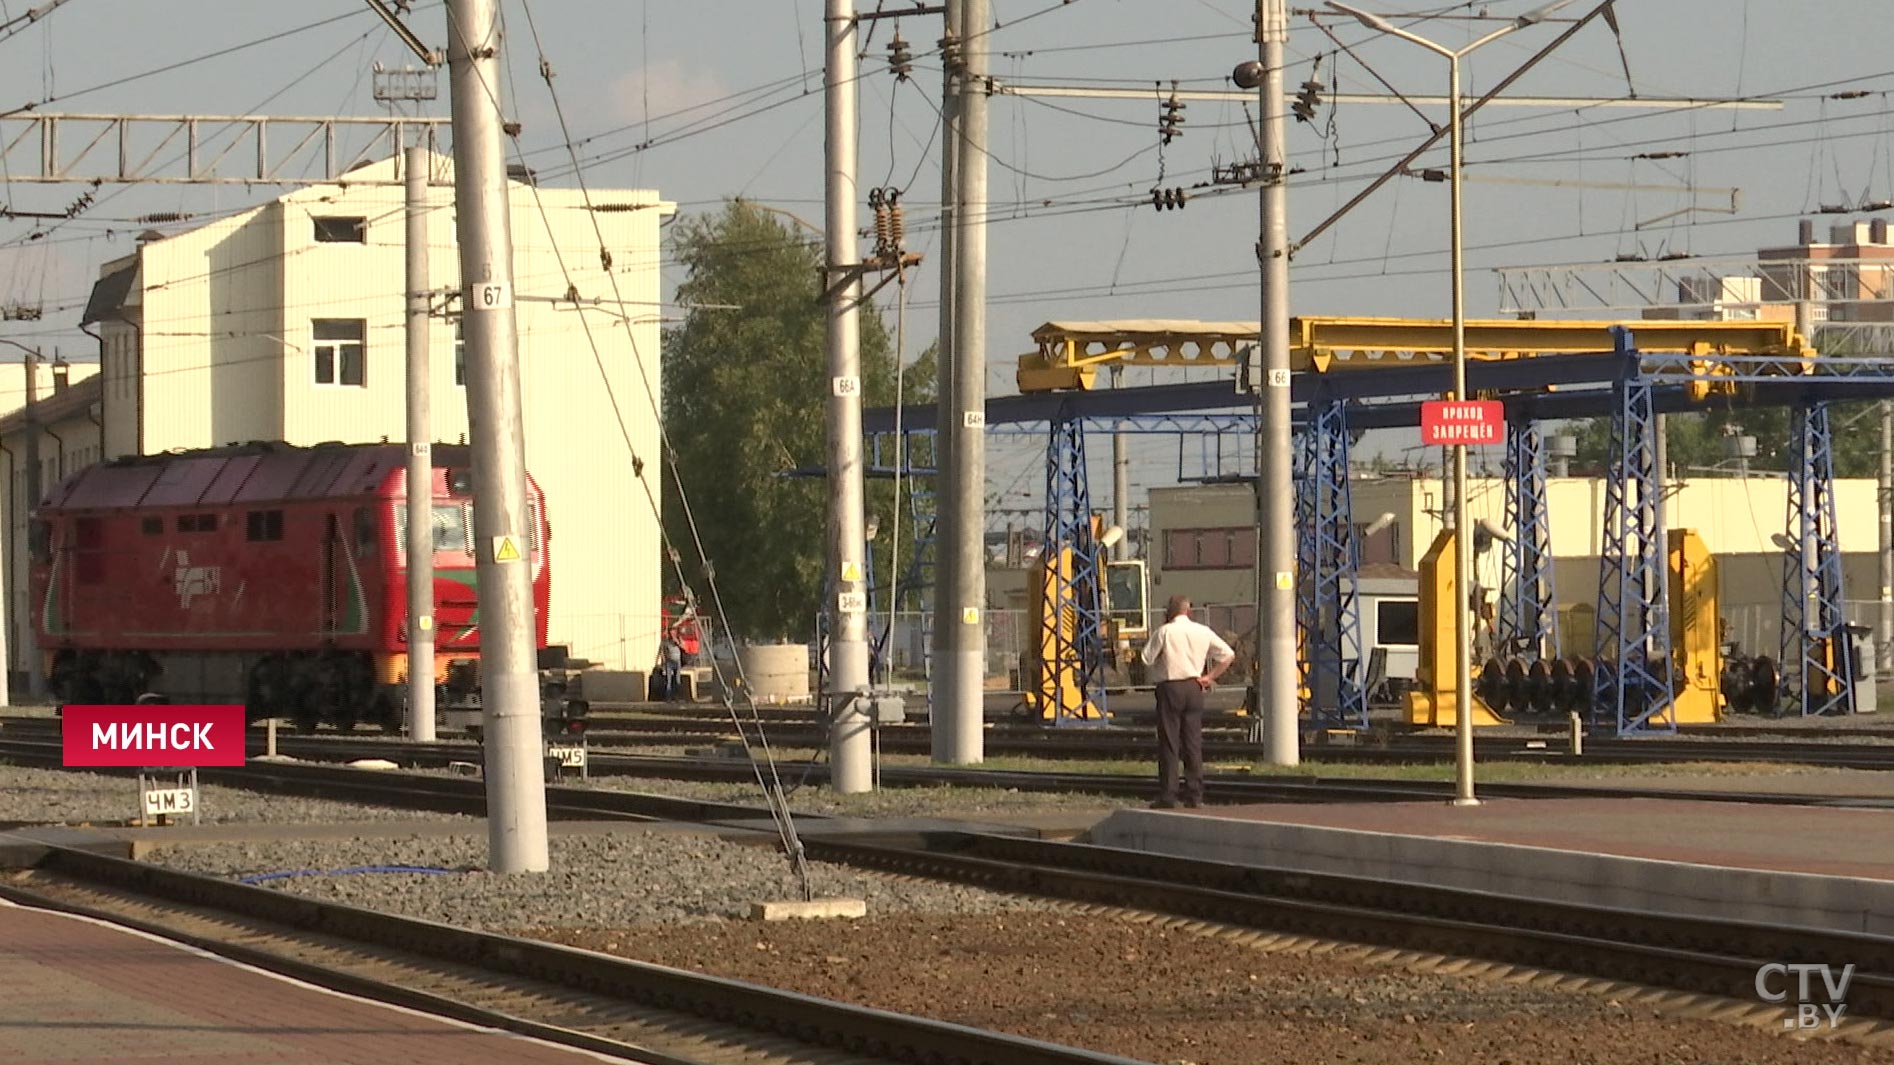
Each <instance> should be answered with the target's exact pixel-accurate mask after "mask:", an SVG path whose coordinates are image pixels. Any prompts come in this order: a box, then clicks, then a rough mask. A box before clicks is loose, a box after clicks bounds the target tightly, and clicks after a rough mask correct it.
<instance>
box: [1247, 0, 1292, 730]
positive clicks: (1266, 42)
mask: <svg viewBox="0 0 1894 1065" xmlns="http://www.w3.org/2000/svg"><path fill="white" fill-rule="evenodd" d="M1288 40H1289V9H1288V4H1287V0H1257V3H1256V41H1257V45H1258V49H1257V58H1258V60H1259V61H1260V62H1261V64H1262V70H1261V72H1260V73H1261V77H1260V79H1259V81H1258V88H1259V89H1260V90H1261V99H1260V101H1259V102H1258V107H1259V109H1260V111H1259V114H1258V116H1257V119H1258V121H1259V122H1261V123H1262V134H1263V137H1262V144H1261V146H1260V147H1261V151H1262V158H1261V162H1262V168H1261V171H1260V173H1259V174H1258V178H1259V184H1260V185H1261V187H1262V197H1261V199H1262V239H1261V242H1260V243H1259V244H1258V245H1257V255H1258V257H1259V258H1260V259H1261V260H1262V263H1261V265H1262V286H1263V310H1262V330H1261V334H1260V336H1259V337H1258V341H1259V351H1258V355H1259V356H1260V358H1257V359H1252V360H1251V369H1250V380H1249V382H1248V383H1249V387H1250V388H1251V389H1252V390H1253V391H1254V392H1255V394H1256V416H1257V417H1256V555H1257V559H1256V561H1257V565H1256V665H1257V678H1256V693H1255V695H1256V697H1255V700H1254V708H1255V710H1256V713H1257V714H1258V716H1260V717H1261V719H1262V724H1263V757H1264V758H1265V759H1267V760H1268V761H1269V763H1270V764H1271V765H1295V764H1297V763H1298V762H1299V761H1301V750H1300V736H1299V734H1298V729H1297V715H1298V712H1299V710H1300V708H1299V706H1298V705H1297V688H1298V687H1299V684H1298V681H1299V678H1300V671H1299V670H1298V668H1297V665H1296V598H1295V568H1296V553H1295V552H1296V545H1295V483H1294V481H1293V480H1292V476H1291V472H1290V454H1291V452H1292V450H1293V446H1294V438H1293V436H1292V432H1293V430H1292V429H1291V428H1290V423H1289V378H1290V373H1289V199H1288V188H1287V184H1286V183H1287V181H1288V170H1289V168H1288V165H1287V164H1288V158H1289V145H1288V130H1287V128H1286V124H1285V121H1284V117H1283V114H1284V112H1285V111H1286V110H1287V109H1288V108H1287V104H1286V102H1285V98H1284V95H1283V89H1282V66H1283V46H1284V45H1286V44H1287V43H1288Z"/></svg>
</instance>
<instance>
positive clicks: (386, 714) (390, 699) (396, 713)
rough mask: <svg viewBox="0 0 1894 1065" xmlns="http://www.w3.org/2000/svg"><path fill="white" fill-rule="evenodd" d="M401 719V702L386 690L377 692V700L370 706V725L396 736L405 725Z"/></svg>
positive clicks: (371, 702)
mask: <svg viewBox="0 0 1894 1065" xmlns="http://www.w3.org/2000/svg"><path fill="white" fill-rule="evenodd" d="M401 719H402V713H401V704H400V701H399V700H397V699H396V698H395V697H394V696H393V695H390V694H389V693H388V689H386V688H382V689H380V690H378V691H376V692H375V698H374V699H373V700H371V701H370V702H369V704H368V720H369V723H370V724H373V725H377V726H379V727H380V728H381V730H382V731H383V732H385V733H388V734H390V735H394V734H397V733H399V732H400V731H401V726H402V724H403V722H402V720H401Z"/></svg>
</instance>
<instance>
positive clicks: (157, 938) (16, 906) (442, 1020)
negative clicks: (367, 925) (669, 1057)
mask: <svg viewBox="0 0 1894 1065" xmlns="http://www.w3.org/2000/svg"><path fill="white" fill-rule="evenodd" d="M4 911H14V912H20V913H31V914H38V915H44V916H48V917H54V918H59V919H62V920H68V921H77V922H80V923H81V924H85V925H88V926H91V927H94V928H99V929H104V930H107V931H110V932H116V933H119V934H121V935H126V936H131V937H133V938H136V939H140V940H144V941H146V942H149V943H153V944H157V945H159V946H161V947H168V948H170V949H173V950H176V951H179V952H181V953H183V954H187V955H190V956H192V957H194V958H198V959H201V960H203V961H206V962H211V963H214V964H217V965H222V966H226V967H228V968H229V969H230V970H233V971H236V972H241V973H244V974H246V975H248V976H250V977H252V978H257V979H262V980H266V981H275V982H278V983H281V984H286V985H289V986H291V987H294V988H297V989H299V990H301V991H305V992H310V993H313V994H316V995H320V996H328V997H331V998H335V999H341V1000H344V1001H346V1002H350V1003H354V1004H356V1005H358V1006H361V1007H365V1008H368V1009H379V1010H387V1011H391V1012H393V1013H397V1014H401V1015H403V1016H405V1017H411V1018H416V1019H418V1020H420V1021H423V1022H426V1023H428V1024H431V1025H435V1026H438V1028H441V1029H447V1030H450V1031H455V1032H464V1033H471V1034H478V1035H481V1036H486V1037H489V1038H496V1039H501V1040H506V1041H510V1042H511V1041H516V1045H521V1044H523V1045H525V1046H530V1047H532V1048H534V1049H535V1050H537V1051H540V1052H541V1053H540V1054H537V1055H535V1059H536V1060H538V1059H540V1058H543V1057H546V1056H556V1057H562V1058H565V1059H567V1060H573V1061H600V1062H617V1063H619V1065H625V1063H628V1062H631V1063H635V1062H636V1061H637V1059H636V1058H627V1057H624V1056H620V1055H616V1054H606V1053H601V1052H599V1051H595V1050H591V1049H588V1048H585V1047H575V1046H566V1045H563V1044H560V1043H556V1042H552V1041H550V1040H546V1039H540V1038H537V1037H535V1036H532V1035H528V1034H523V1033H520V1032H510V1031H507V1030H505V1029H502V1028H494V1027H491V1026H488V1025H482V1024H475V1023H472V1022H469V1021H464V1020H460V1019H458V1018H455V1017H447V1016H443V1015H441V1014H438V1013H431V1012H428V1011H426V1010H418V1009H414V1008H411V1007H409V1006H404V1005H399V1004H396V1003H392V1002H380V1001H376V1000H375V999H372V998H366V997H363V996H361V995H353V994H349V993H347V992H344V991H337V990H335V989H333V988H328V987H323V986H321V985H319V984H313V983H310V982H308V981H306V980H299V979H297V978H296V977H293V976H288V975H285V974H283V973H279V972H273V971H271V970H269V969H266V968H263V967H261V966H257V965H252V964H249V963H248V962H243V961H238V960H236V959H234V958H227V957H224V956H223V955H220V954H217V953H215V952H213V951H209V950H205V949H203V948H201V947H197V946H193V945H191V944H189V943H180V942H178V941H176V940H173V939H168V938H166V937H164V936H161V935H156V934H153V933H151V932H147V931H144V930H143V929H138V928H129V927H126V926H124V925H120V924H116V923H114V922H111V921H107V920H101V919H100V918H97V917H93V916H90V915H88V914H82V913H68V912H66V911H64V910H59V909H49V908H43V907H38V906H28V905H24V904H22V903H18V902H14V901H13V900H11V899H4V898H0V912H4ZM270 1030H271V1029H270V1028H269V1027H267V1026H261V1025H260V1026H259V1027H258V1028H257V1033H258V1034H268V1033H269V1032H270ZM458 1049H460V1050H463V1051H464V1050H465V1049H466V1048H465V1047H460V1048H458ZM351 1060H371V1059H370V1058H368V1057H366V1056H364V1057H362V1058H359V1059H355V1058H351ZM79 1065H83V1063H82V1062H81V1063H79Z"/></svg>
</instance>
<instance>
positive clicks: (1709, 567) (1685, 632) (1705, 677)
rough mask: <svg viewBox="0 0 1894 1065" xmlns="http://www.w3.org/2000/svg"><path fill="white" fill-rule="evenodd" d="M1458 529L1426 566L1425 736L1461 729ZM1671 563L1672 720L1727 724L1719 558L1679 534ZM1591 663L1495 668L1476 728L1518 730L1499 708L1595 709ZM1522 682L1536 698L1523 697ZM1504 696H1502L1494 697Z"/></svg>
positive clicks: (1421, 722)
mask: <svg viewBox="0 0 1894 1065" xmlns="http://www.w3.org/2000/svg"><path fill="white" fill-rule="evenodd" d="M1453 543H1454V533H1453V530H1452V529H1446V530H1443V531H1442V532H1441V533H1440V535H1439V536H1436V537H1435V538H1434V542H1433V546H1431V547H1429V548H1428V549H1427V554H1426V555H1425V556H1423V557H1422V558H1421V564H1420V574H1421V576H1420V662H1419V664H1418V665H1417V666H1416V667H1415V670H1414V689H1413V690H1412V691H1410V692H1408V694H1407V722H1408V724H1410V725H1415V726H1418V727H1423V728H1447V727H1451V726H1453V725H1454V724H1456V719H1455V716H1454V709H1455V707H1454V704H1455V701H1456V692H1455V690H1454V689H1455V684H1454V645H1453V639H1454V632H1453V597H1454V595H1455V591H1456V590H1455V587H1454V579H1453ZM1666 548H1667V551H1666V556H1665V557H1666V559H1667V566H1666V569H1667V572H1668V578H1667V579H1668V580H1669V582H1670V643H1671V662H1672V674H1671V676H1672V681H1671V684H1672V697H1671V698H1672V701H1671V714H1672V715H1674V718H1675V721H1676V723H1677V724H1679V725H1702V724H1710V723H1713V722H1716V721H1720V720H1722V717H1723V705H1724V697H1723V691H1722V676H1723V656H1722V645H1721V641H1720V637H1721V635H1722V634H1721V632H1720V631H1719V629H1720V628H1721V623H1720V621H1719V619H1718V615H1717V569H1716V557H1715V556H1714V555H1712V554H1710V551H1709V549H1708V548H1707V547H1705V546H1704V543H1703V538H1702V537H1700V536H1698V535H1697V533H1696V531H1695V530H1693V529H1672V530H1671V531H1670V534H1669V536H1668V538H1667V544H1666ZM1592 676H1593V669H1592V665H1591V663H1590V662H1587V661H1584V660H1582V659H1566V660H1562V661H1560V662H1555V663H1550V664H1543V663H1535V664H1532V665H1527V664H1525V663H1520V662H1512V663H1500V662H1497V661H1495V662H1488V663H1487V664H1486V665H1485V667H1484V669H1483V670H1482V671H1481V675H1480V677H1479V678H1478V682H1477V683H1476V684H1475V685H1474V694H1473V723H1474V724H1475V725H1505V724H1510V722H1509V721H1507V720H1506V719H1505V718H1503V717H1501V716H1500V713H1499V711H1500V710H1502V709H1505V707H1504V706H1495V705H1492V704H1493V703H1495V702H1498V703H1502V704H1504V703H1509V702H1510V704H1511V705H1513V706H1519V705H1520V704H1522V703H1523V704H1526V705H1531V706H1533V707H1534V708H1536V709H1539V710H1541V711H1544V710H1549V709H1555V708H1556V709H1576V708H1579V707H1583V706H1588V705H1590V702H1591V691H1590V689H1591V678H1592ZM1522 682H1526V683H1530V684H1531V685H1532V690H1531V691H1530V692H1526V693H1522V692H1521V691H1520V690H1519V689H1520V685H1521V683H1522ZM1494 692H1499V693H1501V694H1493V693H1494Z"/></svg>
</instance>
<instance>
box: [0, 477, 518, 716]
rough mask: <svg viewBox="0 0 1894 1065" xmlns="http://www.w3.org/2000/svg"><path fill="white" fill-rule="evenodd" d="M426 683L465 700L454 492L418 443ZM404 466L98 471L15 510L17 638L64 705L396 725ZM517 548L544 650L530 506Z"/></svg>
mask: <svg viewBox="0 0 1894 1065" xmlns="http://www.w3.org/2000/svg"><path fill="white" fill-rule="evenodd" d="M433 452H434V500H433V505H432V507H431V508H430V513H429V518H428V520H429V522H430V524H431V526H432V528H433V530H434V600H435V611H434V614H435V618H436V627H435V641H436V642H435V660H434V662H433V663H432V668H433V672H434V675H435V679H436V682H437V683H439V684H445V685H446V686H447V687H448V689H449V691H446V692H443V694H444V695H445V694H451V693H452V692H453V690H454V689H463V690H465V689H471V687H472V686H473V685H474V684H475V683H477V681H476V679H475V678H476V674H477V670H478V665H477V663H478V659H479V657H480V624H479V610H478V606H477V601H476V597H475V576H474V549H475V543H474V532H473V501H472V496H471V492H472V488H471V483H472V478H471V474H470V469H469V466H470V462H469V456H468V450H467V448H465V447H457V446H448V445H437V446H435V447H434V449H433ZM405 463H406V448H405V447H404V446H403V445H400V444H319V445H317V446H315V447H306V448H305V447H293V446H290V445H287V444H277V443H252V444H243V445H236V446H231V447H223V448H211V449H207V450H201V451H188V452H173V453H171V454H165V455H151V456H143V457H132V458H122V459H115V460H112V461H109V462H104V463H100V464H98V465H95V466H92V467H90V468H88V469H86V470H83V471H81V472H79V473H77V474H74V475H72V476H71V477H68V478H67V479H66V480H64V481H63V482H61V483H60V484H59V485H58V486H57V487H55V488H54V489H53V490H52V491H50V492H49V493H47V495H46V497H45V499H44V500H43V501H42V502H41V504H40V506H39V507H38V509H37V510H35V512H34V516H33V522H32V527H31V532H30V536H29V543H30V546H31V551H32V597H33V598H32V602H33V603H34V605H35V610H34V627H35V630H36V632H37V633H38V638H39V647H40V650H41V653H42V654H43V655H44V656H45V666H46V676H47V680H48V683H49V686H50V687H51V688H52V691H53V693H54V695H55V696H56V697H57V698H58V699H59V700H60V701H61V702H68V703H101V702H102V703H129V702H132V701H133V700H134V699H136V698H137V697H138V696H140V695H142V694H144V693H146V692H156V693H158V694H161V695H164V696H167V697H169V698H170V699H171V700H172V701H174V702H180V703H183V702H190V703H200V702H201V703H235V702H241V703H243V704H245V706H247V707H248V708H249V713H250V716H251V718H252V719H253V720H254V719H257V718H261V717H276V716H282V717H288V718H290V719H291V720H293V721H294V722H295V723H296V725H297V726H298V728H300V729H304V730H311V729H314V728H315V727H316V726H317V725H318V724H319V723H322V722H324V721H327V722H329V723H331V724H334V725H335V726H337V727H338V728H341V729H344V730H347V729H350V728H353V727H354V726H355V725H356V723H357V722H358V721H368V722H371V723H374V724H379V725H382V726H383V727H388V728H393V727H397V726H398V725H399V724H400V723H401V720H402V716H403V713H404V707H405V704H406V698H405V684H406V680H407V672H408V655H407V633H406V616H407V598H406V597H407V580H406V575H407V565H406V549H405V545H406V539H405V536H406V534H405V532H404V530H405V525H406V521H407V512H408V506H407V477H406V465H405ZM528 489H529V504H530V507H531V513H532V522H531V525H532V528H531V529H529V530H524V532H525V536H524V542H521V543H519V544H518V545H517V549H518V551H519V552H520V553H521V555H522V559H521V564H522V565H529V566H531V567H532V572H533V599H534V606H535V609H536V612H537V616H538V625H537V631H536V633H535V640H536V643H537V646H538V647H539V648H541V649H542V652H543V649H544V648H545V647H546V611H547V597H548V595H549V592H550V587H551V581H550V572H549V570H550V567H549V566H548V564H547V541H548V539H549V536H550V526H549V525H548V524H547V522H546V517H545V508H544V506H543V505H542V501H541V496H540V493H539V488H538V486H537V485H536V484H533V483H532V482H531V481H530V480H529V482H528Z"/></svg>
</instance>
